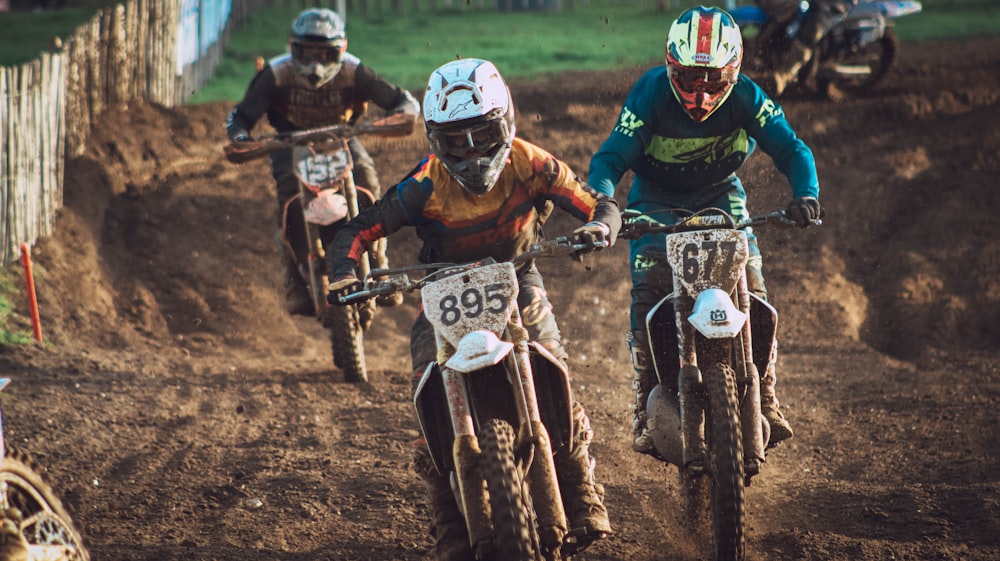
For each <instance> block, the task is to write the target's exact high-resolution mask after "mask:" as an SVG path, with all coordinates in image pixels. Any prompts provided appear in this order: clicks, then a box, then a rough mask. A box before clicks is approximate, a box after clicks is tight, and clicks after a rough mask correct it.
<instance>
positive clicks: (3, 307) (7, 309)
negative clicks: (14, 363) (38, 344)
mask: <svg viewBox="0 0 1000 561" xmlns="http://www.w3.org/2000/svg"><path fill="white" fill-rule="evenodd" d="M17 290H18V288H17V285H16V283H15V282H14V272H13V268H9V267H8V268H0V347H3V346H9V345H24V344H26V343H31V342H32V341H34V334H33V333H32V332H31V331H28V330H25V329H20V328H19V327H18V324H21V323H23V319H24V318H23V317H21V316H18V315H17V314H16V312H15V310H14V306H13V304H11V301H10V299H11V298H13V297H14V295H15V294H17ZM17 320H22V321H17Z"/></svg>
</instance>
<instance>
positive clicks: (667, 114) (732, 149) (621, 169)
mask: <svg viewBox="0 0 1000 561" xmlns="http://www.w3.org/2000/svg"><path fill="white" fill-rule="evenodd" d="M757 146H760V148H761V150H762V151H763V152H764V153H766V154H768V155H769V156H770V157H771V159H772V160H773V161H774V164H775V166H776V167H777V168H778V170H780V171H781V172H782V173H783V174H784V175H785V177H787V178H788V182H789V184H790V185H791V188H792V196H793V197H817V198H818V196H819V181H818V180H817V178H816V162H815V160H814V159H813V154H812V150H810V149H809V147H808V146H806V144H805V143H804V142H803V141H802V140H801V139H800V138H798V137H797V136H796V134H795V131H793V130H792V128H791V126H790V125H789V124H788V121H787V120H786V119H785V115H784V112H783V111H782V109H781V106H780V105H778V104H777V103H775V102H774V101H773V100H772V99H770V98H769V97H768V96H767V94H765V93H764V91H763V90H761V89H760V86H758V85H757V84H755V83H754V82H753V80H751V79H749V78H747V77H746V76H744V75H742V74H741V75H740V76H739V79H738V80H737V82H736V84H735V85H734V86H733V90H732V93H731V94H730V96H729V99H727V100H726V101H725V102H724V103H723V104H722V106H721V107H719V108H718V109H717V110H716V111H715V112H714V113H712V115H711V116H709V117H708V118H707V119H706V120H705V121H703V122H701V123H697V122H695V121H693V120H692V119H691V118H690V117H689V116H688V114H687V113H686V112H685V111H684V108H683V107H682V106H681V104H680V103H679V102H678V101H677V99H676V98H675V97H674V94H673V91H672V90H671V89H670V83H669V81H668V78H667V69H666V67H665V66H658V67H655V68H652V69H650V70H649V71H647V72H646V73H645V74H644V75H643V76H642V77H641V78H639V80H638V81H637V82H636V83H635V85H634V86H633V87H632V91H631V92H630V93H629V95H628V98H627V99H626V101H625V105H624V106H623V107H622V110H621V113H620V115H619V117H618V121H617V122H616V123H615V127H614V130H612V131H611V135H610V136H609V137H608V138H607V140H605V141H604V143H603V144H602V145H601V148H600V150H598V152H597V153H596V154H594V156H593V158H592V159H591V160H590V175H589V177H588V181H587V183H589V184H590V185H591V186H592V187H593V188H594V189H596V190H597V191H598V192H600V193H603V194H605V195H608V196H613V195H614V191H615V185H617V183H618V181H619V180H620V179H621V178H622V175H624V174H625V172H626V171H628V170H632V171H633V172H634V174H635V179H634V181H633V183H632V186H631V189H630V191H629V195H628V204H629V207H632V208H636V207H644V208H651V207H656V206H659V207H660V208H664V207H668V206H682V207H684V208H691V207H693V206H698V204H699V203H700V202H707V201H708V200H710V199H713V198H715V197H717V196H718V195H719V194H720V192H723V191H724V190H725V189H726V188H728V187H736V188H737V189H739V180H738V179H737V178H736V176H735V172H736V171H737V170H738V169H739V168H740V166H742V165H743V163H744V162H745V161H746V160H747V158H748V157H750V155H751V154H752V153H753V151H754V149H755V148H756V147H757Z"/></svg>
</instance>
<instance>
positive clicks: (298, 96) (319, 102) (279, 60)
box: [226, 8, 420, 315]
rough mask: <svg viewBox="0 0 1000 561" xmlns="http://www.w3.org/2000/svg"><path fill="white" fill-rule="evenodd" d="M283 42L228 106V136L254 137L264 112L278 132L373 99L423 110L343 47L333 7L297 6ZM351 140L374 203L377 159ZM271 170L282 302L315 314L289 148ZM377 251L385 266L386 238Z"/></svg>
mask: <svg viewBox="0 0 1000 561" xmlns="http://www.w3.org/2000/svg"><path fill="white" fill-rule="evenodd" d="M288 45H289V51H290V52H289V53H286V54H285V55H282V56H278V57H276V58H273V59H271V60H270V61H269V62H268V63H267V64H266V65H265V66H264V68H263V69H262V70H261V71H260V72H258V73H257V75H256V76H254V78H253V80H252V81H251V82H250V85H249V87H248V88H247V91H246V93H245V94H244V96H243V100H242V101H241V102H240V103H239V104H237V105H236V106H235V107H234V108H233V110H232V112H231V113H230V114H229V117H228V118H227V120H226V133H227V134H228V136H229V139H230V140H231V141H233V142H237V143H238V142H243V141H250V140H252V139H251V137H250V131H251V130H253V127H254V125H255V124H256V123H257V121H258V120H259V119H260V118H261V117H262V116H263V115H264V114H267V119H268V122H269V123H270V124H271V126H272V127H274V129H275V130H276V131H277V132H279V133H283V132H290V131H297V130H303V129H309V128H315V127H322V126H329V125H336V124H340V123H345V122H353V121H354V120H356V119H357V118H359V117H360V116H361V113H362V112H363V110H364V107H366V106H367V103H368V102H370V101H371V102H374V103H375V104H376V105H378V106H379V107H381V108H382V109H384V110H385V111H386V113H387V114H394V113H401V112H402V113H407V114H411V115H414V116H416V115H417V114H418V113H419V112H420V105H419V103H418V102H417V100H416V99H415V98H414V97H413V95H411V94H410V93H409V92H407V91H406V90H404V89H401V88H399V87H398V86H395V85H393V84H390V83H389V82H387V81H386V80H384V79H382V78H380V77H379V76H377V75H376V74H375V73H374V72H373V71H372V70H371V69H370V68H368V67H367V66H365V65H364V64H363V63H362V62H361V60H359V59H358V58H357V57H356V56H354V55H352V54H350V53H348V52H347V33H346V30H345V27H344V21H343V20H342V19H341V18H340V16H339V15H337V13H336V12H334V11H332V10H329V9H326V8H313V9H309V10H305V11H304V12H302V13H301V14H299V16H298V17H297V18H296V19H295V21H294V23H293V24H292V31H291V35H290V37H289V41H288ZM348 147H349V148H350V152H351V158H352V159H353V161H354V180H355V183H356V184H357V186H358V192H359V194H360V195H361V196H359V198H358V199H359V203H361V204H362V206H368V205H371V204H373V203H374V201H375V200H377V199H378V197H379V196H380V195H381V186H380V185H379V180H378V175H377V174H376V172H375V163H374V162H373V161H372V158H371V156H369V155H368V152H367V151H366V150H365V147H364V146H363V145H362V144H361V142H360V141H359V140H358V139H357V138H352V139H350V140H349V141H348ZM271 173H272V175H273V176H274V180H275V182H276V183H277V193H278V224H279V228H282V227H283V226H282V221H283V217H285V216H287V218H286V220H287V225H285V226H284V227H283V228H284V230H283V232H281V234H280V235H281V237H282V241H283V242H284V243H282V244H281V248H282V262H283V265H284V267H285V300H286V306H287V309H288V312H289V313H290V314H298V315H313V314H314V313H315V310H313V301H312V297H311V296H310V294H309V288H308V285H307V284H306V281H305V278H306V277H307V273H305V272H304V271H306V270H307V269H306V266H307V265H306V264H307V261H306V259H307V257H308V255H309V247H308V243H307V242H306V240H305V236H304V234H302V232H303V230H304V227H303V226H304V225H303V224H302V212H301V210H300V207H299V206H298V205H299V201H298V199H297V198H296V196H297V195H298V194H299V185H298V179H297V178H296V177H295V175H294V174H293V170H292V151H291V150H290V149H289V150H283V151H280V152H276V153H274V154H272V155H271ZM366 191H367V196H365V192H366ZM289 201H291V203H289ZM286 205H287V206H288V208H287V210H286ZM286 213H287V214H286ZM374 257H375V263H374V264H373V265H374V266H375V267H379V268H382V267H386V266H387V260H386V256H385V244H384V243H382V244H379V246H378V247H377V248H376V255H375V256H374ZM300 271H302V272H300ZM399 301H401V298H397V299H395V300H392V299H390V300H385V299H382V300H379V304H381V305H394V304H396V303H398V302H399Z"/></svg>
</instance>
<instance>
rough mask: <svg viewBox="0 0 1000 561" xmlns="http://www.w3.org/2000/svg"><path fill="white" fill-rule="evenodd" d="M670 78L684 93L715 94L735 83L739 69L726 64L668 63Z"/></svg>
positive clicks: (722, 91)
mask: <svg viewBox="0 0 1000 561" xmlns="http://www.w3.org/2000/svg"><path fill="white" fill-rule="evenodd" d="M667 69H668V70H669V71H670V80H671V81H672V82H673V83H674V86H676V87H677V89H679V90H681V91H682V92H684V93H688V94H694V93H704V94H708V95H710V96H711V95H717V94H721V93H724V92H725V91H726V90H727V89H729V87H730V86H732V85H733V84H735V83H736V78H737V77H738V76H739V71H738V70H737V69H736V68H733V67H731V66H727V67H725V68H704V67H700V66H679V65H673V64H671V65H668V66H667Z"/></svg>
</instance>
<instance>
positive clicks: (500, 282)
mask: <svg viewBox="0 0 1000 561" xmlns="http://www.w3.org/2000/svg"><path fill="white" fill-rule="evenodd" d="M420 292H421V296H422V298H423V303H424V314H425V315H426V316H427V319H428V320H430V322H431V324H432V325H434V330H435V331H436V332H437V333H438V334H439V335H441V336H442V337H444V339H445V340H446V341H448V342H449V343H451V344H452V345H453V346H456V347H457V346H458V342H459V341H460V340H461V339H462V337H463V336H465V334H466V333H469V332H472V331H478V330H481V329H485V330H488V331H492V332H493V333H496V334H497V336H501V335H502V334H503V330H504V328H505V327H507V320H508V319H510V315H511V313H513V309H514V304H515V302H516V301H517V293H518V286H517V275H516V274H515V272H514V265H513V264H511V263H494V264H492V265H486V266H483V267H477V268H475V269H472V270H470V271H466V272H463V273H459V274H455V275H452V276H450V277H446V278H443V279H441V280H439V281H436V282H433V283H430V284H428V285H427V286H425V287H423V288H422V289H421V291H420Z"/></svg>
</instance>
